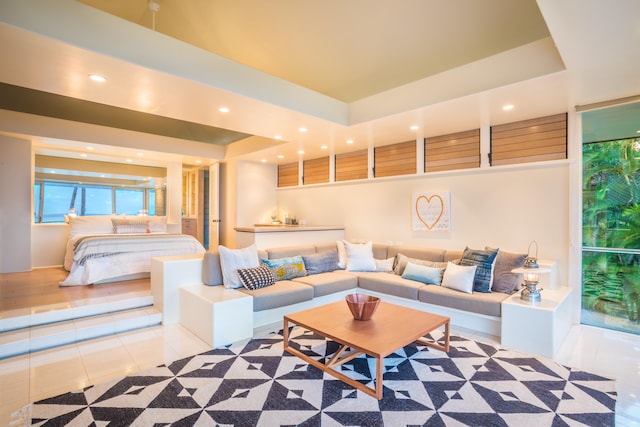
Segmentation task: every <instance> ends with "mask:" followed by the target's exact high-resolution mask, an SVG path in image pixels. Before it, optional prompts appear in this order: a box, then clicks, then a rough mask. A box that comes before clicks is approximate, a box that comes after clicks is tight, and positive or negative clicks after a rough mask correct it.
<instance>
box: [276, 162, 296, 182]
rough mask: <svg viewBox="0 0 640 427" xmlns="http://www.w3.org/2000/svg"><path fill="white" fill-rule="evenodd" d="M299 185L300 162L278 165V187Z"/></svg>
mask: <svg viewBox="0 0 640 427" xmlns="http://www.w3.org/2000/svg"><path fill="white" fill-rule="evenodd" d="M296 185H298V162H296V163H289V164H286V165H278V187H294V186H296Z"/></svg>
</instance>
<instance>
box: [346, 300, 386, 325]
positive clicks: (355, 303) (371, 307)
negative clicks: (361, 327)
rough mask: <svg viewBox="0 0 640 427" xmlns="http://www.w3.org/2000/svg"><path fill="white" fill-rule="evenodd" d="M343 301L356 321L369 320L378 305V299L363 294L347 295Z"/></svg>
mask: <svg viewBox="0 0 640 427" xmlns="http://www.w3.org/2000/svg"><path fill="white" fill-rule="evenodd" d="M345 300H346V301H347V305H348V306H349V310H350V311H351V314H352V315H353V318H354V319H356V320H369V319H371V318H372V317H373V314H374V313H375V312H376V310H377V308H378V305H379V304H380V298H378V297H374V296H371V295H365V294H349V295H347V296H346V297H345Z"/></svg>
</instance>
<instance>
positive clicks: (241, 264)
mask: <svg viewBox="0 0 640 427" xmlns="http://www.w3.org/2000/svg"><path fill="white" fill-rule="evenodd" d="M218 253H219V254H220V268H222V284H223V285H224V287H225V288H227V289H236V288H241V287H242V282H241V281H240V277H239V276H238V272H237V270H239V269H242V268H253V267H258V266H260V260H259V259H258V248H257V247H256V245H255V243H254V244H253V245H251V246H247V247H246V248H242V249H229V248H226V247H224V246H222V245H220V246H218Z"/></svg>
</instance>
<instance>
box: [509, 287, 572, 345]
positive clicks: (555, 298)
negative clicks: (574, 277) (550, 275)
mask: <svg viewBox="0 0 640 427" xmlns="http://www.w3.org/2000/svg"><path fill="white" fill-rule="evenodd" d="M571 291H572V289H571V288H569V287H567V286H562V287H558V288H555V289H546V288H545V289H544V290H543V291H542V293H541V296H542V298H541V301H540V302H536V303H530V302H528V301H523V300H521V299H520V293H519V292H518V293H516V294H514V295H512V296H511V297H509V298H508V299H506V300H505V301H504V302H503V303H502V333H501V344H502V347H504V348H507V349H512V350H518V351H523V352H528V353H534V354H539V355H542V356H546V357H551V358H553V357H554V356H555V355H556V354H557V352H558V350H559V349H560V346H561V345H562V342H563V341H564V339H565V338H566V337H567V334H568V333H569V329H570V327H571V297H570V295H571Z"/></svg>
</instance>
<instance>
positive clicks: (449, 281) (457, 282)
mask: <svg viewBox="0 0 640 427" xmlns="http://www.w3.org/2000/svg"><path fill="white" fill-rule="evenodd" d="M477 268H478V266H477V265H473V266H462V265H458V264H454V263H452V262H449V263H447V268H446V269H445V270H444V275H443V276H442V287H443V288H449V289H455V290H456V291H462V292H466V293H468V294H472V293H473V278H474V277H475V275H476V269H477Z"/></svg>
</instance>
